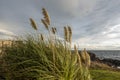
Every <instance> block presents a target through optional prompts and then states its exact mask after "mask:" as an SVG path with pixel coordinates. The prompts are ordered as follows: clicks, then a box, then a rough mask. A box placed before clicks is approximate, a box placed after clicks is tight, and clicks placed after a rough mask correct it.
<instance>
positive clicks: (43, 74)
mask: <svg viewBox="0 0 120 80" xmlns="http://www.w3.org/2000/svg"><path fill="white" fill-rule="evenodd" d="M42 11H43V16H44V17H43V19H41V21H42V23H43V24H44V26H45V28H46V30H48V32H49V38H48V37H47V38H46V37H44V36H43V34H40V35H39V34H37V36H38V37H37V38H34V37H33V36H29V37H27V38H26V40H22V41H21V42H19V43H15V44H14V43H13V44H12V46H11V47H6V48H5V49H4V55H3V57H2V60H3V64H2V68H3V70H4V72H5V74H4V77H5V79H6V80H91V78H90V73H89V70H88V68H89V66H90V56H89V55H88V53H87V52H86V50H84V51H81V54H80V55H79V53H78V49H77V47H76V46H74V52H73V53H71V41H72V40H71V39H72V29H71V27H69V26H67V27H64V34H65V41H64V42H63V41H61V40H59V39H57V38H56V37H55V36H56V32H57V30H56V28H55V27H51V26H50V24H51V23H50V17H49V15H48V12H47V11H46V9H44V8H43V9H42ZM30 22H31V25H32V27H33V28H34V29H35V30H38V28H37V25H36V23H35V21H34V20H33V19H32V18H30ZM46 39H47V40H46ZM68 44H70V45H68Z"/></svg>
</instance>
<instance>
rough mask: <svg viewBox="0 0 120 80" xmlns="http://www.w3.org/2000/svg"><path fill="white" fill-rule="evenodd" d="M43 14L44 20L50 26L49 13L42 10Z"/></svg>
mask: <svg viewBox="0 0 120 80" xmlns="http://www.w3.org/2000/svg"><path fill="white" fill-rule="evenodd" d="M42 13H43V15H44V20H45V21H46V23H47V24H48V25H50V17H49V15H48V12H47V10H46V9H45V8H42Z"/></svg>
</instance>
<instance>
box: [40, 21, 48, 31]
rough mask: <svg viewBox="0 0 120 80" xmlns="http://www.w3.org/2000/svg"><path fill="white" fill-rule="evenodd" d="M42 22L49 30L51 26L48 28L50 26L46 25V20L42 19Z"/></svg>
mask: <svg viewBox="0 0 120 80" xmlns="http://www.w3.org/2000/svg"><path fill="white" fill-rule="evenodd" d="M41 21H42V23H43V24H44V26H45V28H46V29H47V30H49V26H48V24H47V23H46V21H45V20H44V19H41Z"/></svg>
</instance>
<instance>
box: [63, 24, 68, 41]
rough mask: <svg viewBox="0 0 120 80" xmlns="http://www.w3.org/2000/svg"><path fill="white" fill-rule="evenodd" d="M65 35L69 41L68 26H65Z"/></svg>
mask: <svg viewBox="0 0 120 80" xmlns="http://www.w3.org/2000/svg"><path fill="white" fill-rule="evenodd" d="M64 37H65V40H66V41H68V29H67V27H66V26H65V27H64Z"/></svg>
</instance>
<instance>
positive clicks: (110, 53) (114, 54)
mask: <svg viewBox="0 0 120 80" xmlns="http://www.w3.org/2000/svg"><path fill="white" fill-rule="evenodd" d="M90 52H92V53H94V54H96V56H97V57H99V58H100V59H103V58H111V59H117V60H120V50H90Z"/></svg>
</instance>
